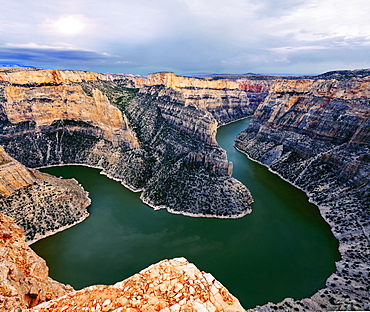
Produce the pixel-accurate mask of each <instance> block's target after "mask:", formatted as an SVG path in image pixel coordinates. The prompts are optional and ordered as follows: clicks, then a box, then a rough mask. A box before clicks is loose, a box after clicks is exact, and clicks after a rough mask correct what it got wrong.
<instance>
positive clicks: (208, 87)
mask: <svg viewBox="0 0 370 312" xmlns="http://www.w3.org/2000/svg"><path fill="white" fill-rule="evenodd" d="M147 85H148V86H159V85H161V86H164V87H165V89H166V90H167V92H168V90H171V91H173V92H172V93H170V92H168V93H167V96H168V97H170V98H174V99H176V100H180V101H181V102H183V105H184V106H185V107H187V106H191V107H195V108H197V109H199V110H201V111H205V112H209V113H211V115H212V116H213V117H214V118H215V119H216V121H217V125H218V126H220V125H224V124H227V123H229V122H232V121H235V120H237V119H240V118H244V117H246V116H250V115H252V114H253V112H254V110H255V109H256V104H253V105H251V103H250V101H249V99H248V93H247V92H245V90H243V85H242V83H241V82H238V81H233V80H229V79H211V78H208V79H198V78H190V77H182V76H176V75H175V74H174V73H167V72H164V73H155V74H149V75H148V80H147ZM261 88H262V87H261ZM266 88H267V87H266ZM264 90H265V89H264ZM257 106H258V105H257Z"/></svg>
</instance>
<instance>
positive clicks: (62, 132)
mask: <svg viewBox="0 0 370 312" xmlns="http://www.w3.org/2000/svg"><path fill="white" fill-rule="evenodd" d="M6 75H7V76H6V77H7V79H8V80H6V79H4V82H3V89H2V90H3V91H2V94H0V96H1V97H0V99H1V98H2V102H0V103H1V108H0V116H1V117H0V119H1V120H2V121H1V122H0V142H1V144H3V145H4V146H5V147H6V150H7V151H8V153H9V154H10V155H12V156H13V157H16V158H17V160H19V161H20V162H22V163H23V164H26V165H27V166H29V167H42V166H48V165H53V164H84V165H89V166H93V167H97V168H101V169H103V173H104V174H107V175H108V176H110V177H112V178H114V179H116V180H119V181H121V182H122V183H123V184H124V185H126V186H128V187H129V188H131V189H132V190H135V191H139V190H140V191H143V194H142V198H143V200H144V202H146V203H147V204H149V205H150V206H153V207H154V208H167V209H168V210H169V211H171V212H175V213H183V214H187V215H198V216H200V215H202V216H214V217H240V216H243V215H245V214H246V213H249V212H250V207H249V205H250V203H251V202H252V199H251V196H250V193H249V191H248V190H247V189H246V188H245V187H244V186H243V185H242V184H241V183H240V182H238V181H236V180H235V179H233V178H232V177H231V172H232V164H231V163H229V162H228V161H227V158H226V153H225V151H223V150H222V149H221V148H219V147H218V145H217V143H216V140H215V136H216V129H217V126H218V125H219V124H221V123H222V122H221V121H219V120H217V119H216V118H215V117H214V116H215V115H217V114H218V113H217V114H216V113H215V112H221V113H220V114H219V115H218V117H219V119H222V118H221V117H220V116H221V115H225V114H226V116H227V117H226V119H225V120H226V122H228V121H232V120H234V119H237V118H240V117H245V116H247V115H249V114H250V113H251V112H250V111H249V108H248V99H247V98H246V97H245V95H240V94H244V93H245V92H244V91H240V90H238V89H237V84H233V85H232V87H233V88H235V89H232V90H231V89H230V90H229V89H221V88H224V87H230V86H231V85H230V86H229V84H230V83H229V82H217V81H216V82H207V81H206V82H204V81H201V80H199V79H195V82H192V85H194V86H197V87H199V88H201V87H202V86H203V89H204V90H203V89H202V90H203V91H204V92H203V93H201V92H202V90H199V94H200V96H199V97H198V99H196V100H194V99H192V100H191V101H190V98H191V97H195V93H194V92H195V91H194V90H189V89H187V87H186V86H187V84H186V83H185V82H181V81H182V79H183V78H182V77H178V78H176V77H177V76H175V75H174V74H173V75H172V74H170V76H171V77H172V76H173V77H175V78H176V79H177V83H179V84H180V85H181V86H185V87H186V88H181V90H180V91H176V90H177V87H175V86H174V85H169V86H168V87H166V86H164V85H153V86H144V87H142V88H141V89H140V91H139V89H137V88H134V86H135V85H136V84H137V82H136V80H134V81H132V79H133V78H132V77H131V78H130V77H126V76H125V77H124V78H122V79H118V78H117V79H112V78H111V75H108V77H106V78H104V79H103V78H102V77H101V75H100V74H96V75H94V74H91V73H81V74H79V73H77V72H72V73H69V72H68V73H64V72H63V71H55V72H54V71H50V70H28V71H21V70H20V71H15V72H11V73H6ZM11 75H14V77H21V78H19V79H18V78H17V79H18V80H15V78H14V77H13V76H11ZM43 75H44V76H45V77H44V78H42V77H43ZM152 76H153V77H154V78H155V77H156V74H154V75H152ZM152 76H149V77H148V80H147V83H148V84H149V85H150V84H152V83H157V82H156V80H155V79H154V78H153V77H152ZM9 77H13V78H12V79H13V80H11V79H10V78H9ZM81 77H82V78H81ZM175 78H174V79H175ZM53 79H54V80H53ZM89 79H90V80H89ZM130 79H131V80H130ZM135 79H136V78H135ZM184 79H185V78H184ZM185 80H186V79H185ZM190 80H191V79H190ZM193 80H194V79H193ZM11 81H13V84H10V82H11ZM15 81H16V82H17V84H14V82H15ZM161 81H162V80H161V79H160V80H159V82H158V83H160V82H161ZM191 81H192V80H191ZM208 84H209V85H208ZM172 87H174V88H172ZM211 87H212V88H211ZM217 88H218V89H217ZM207 90H208V91H207ZM224 97H225V98H224ZM239 98H241V100H240V99H239ZM189 101H190V102H189ZM233 101H234V102H233ZM225 103H229V104H230V103H231V104H230V105H229V104H227V105H229V106H227V105H226V106H225ZM238 106H240V107H242V108H241V109H238V113H236V109H234V108H235V107H238ZM228 107H229V108H230V107H234V108H230V109H231V111H230V112H231V113H230V114H229V113H228V110H227V109H228ZM223 122H224V121H223Z"/></svg>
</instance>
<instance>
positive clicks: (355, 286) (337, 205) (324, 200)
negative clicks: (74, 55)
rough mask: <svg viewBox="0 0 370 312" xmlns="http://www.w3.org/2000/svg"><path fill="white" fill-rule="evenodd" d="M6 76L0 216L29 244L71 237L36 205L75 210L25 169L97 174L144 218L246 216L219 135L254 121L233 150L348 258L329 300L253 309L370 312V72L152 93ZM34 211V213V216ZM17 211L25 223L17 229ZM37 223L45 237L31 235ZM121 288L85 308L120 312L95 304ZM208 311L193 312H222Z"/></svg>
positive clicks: (197, 84) (136, 85)
mask: <svg viewBox="0 0 370 312" xmlns="http://www.w3.org/2000/svg"><path fill="white" fill-rule="evenodd" d="M0 77H1V78H0V144H1V145H3V147H4V150H1V155H2V156H1V157H2V158H0V160H1V161H0V170H2V171H1V172H2V176H3V177H4V179H2V182H1V184H0V187H1V190H2V197H1V198H0V208H1V211H2V212H4V213H6V214H8V215H11V213H13V215H14V217H15V218H16V220H15V221H16V223H17V224H19V225H21V226H22V227H23V228H25V230H26V235H27V239H28V240H33V239H37V236H36V234H37V233H39V235H47V234H48V233H49V232H48V231H52V232H53V231H56V230H58V229H62V228H64V225H62V223H61V222H60V216H59V214H60V213H61V215H62V216H63V214H64V213H65V211H69V210H68V209H70V208H69V207H67V208H65V207H64V206H60V207H58V208H57V209H54V208H53V209H44V210H43V209H41V208H42V207H48V205H49V204H48V203H42V202H40V203H41V204H38V203H39V202H38V200H39V197H40V198H49V200H51V199H52V198H53V196H57V198H59V201H58V200H57V201H56V202H57V203H63V205H65V204H67V206H68V205H69V204H70V203H71V202H70V201H69V200H68V199H67V200H66V198H68V197H65V196H64V195H63V194H62V193H58V192H60V185H62V184H61V182H59V180H58V181H57V182H56V180H55V181H54V180H53V181H52V180H51V179H52V178H50V176H48V175H43V174H41V173H39V172H38V171H36V170H33V169H28V168H26V167H24V166H22V165H21V164H23V165H26V166H28V167H31V168H37V167H43V166H49V165H59V164H83V165H88V166H92V167H97V168H101V169H102V170H103V171H102V172H103V173H104V174H106V175H108V176H109V177H111V178H113V179H116V180H119V181H121V183H123V184H124V185H126V186H127V187H129V188H130V189H132V190H135V191H141V192H142V195H141V198H142V200H143V201H144V202H145V203H147V204H148V205H150V206H152V207H154V208H166V209H168V210H169V211H171V212H174V213H182V214H186V215H191V216H212V217H221V218H222V217H224V218H230V217H234V218H235V217H240V216H243V215H245V214H246V213H249V212H250V211H251V210H250V204H251V203H252V198H251V195H250V193H249V191H248V190H247V189H246V188H245V186H244V185H242V184H241V183H240V182H238V181H237V180H235V179H234V178H232V177H231V173H232V164H231V163H229V162H228V160H227V157H226V153H225V151H224V150H222V149H221V148H220V147H219V146H218V145H217V142H216V140H215V135H216V129H217V127H218V126H220V125H222V124H226V123H228V122H231V121H234V120H237V119H240V118H243V117H246V116H249V115H251V114H253V113H254V117H253V120H252V122H251V124H250V126H249V128H248V129H247V130H246V131H245V132H243V133H242V134H240V135H239V136H238V138H237V143H236V147H237V148H238V149H239V150H241V151H243V152H244V153H246V154H247V155H248V157H250V158H252V159H254V160H256V161H258V162H260V163H262V164H264V165H265V166H267V167H269V169H270V170H271V171H273V172H275V173H277V174H279V175H280V176H281V177H282V178H284V179H285V180H287V181H289V182H290V183H292V184H294V185H296V186H297V187H299V188H301V189H303V190H304V191H305V192H306V193H307V194H308V196H309V198H310V200H311V201H313V202H315V203H316V204H317V205H318V207H319V209H320V211H321V213H322V215H323V217H324V219H325V220H326V221H327V222H328V223H329V224H330V225H331V227H332V231H333V233H334V235H335V236H336V237H337V238H338V240H339V243H340V246H339V250H340V252H341V254H342V260H341V261H340V262H338V263H337V271H336V273H334V274H333V275H332V276H331V277H330V278H329V279H328V280H327V285H326V286H327V287H326V288H325V289H322V290H320V291H318V292H317V293H316V294H314V295H313V296H312V297H311V298H307V299H303V300H301V301H296V300H293V299H286V300H285V301H283V302H282V303H278V304H272V303H270V304H268V305H265V306H263V307H257V308H256V309H255V310H257V311H272V310H277V309H280V310H293V309H294V310H295V311H320V310H323V311H325V310H338V309H347V310H356V309H357V310H358V309H362V310H364V309H370V302H369V298H368V290H369V289H368V287H369V283H368V281H369V274H370V264H369V260H368V259H369V258H370V247H369V242H370V238H369V228H370V224H369V220H370V216H369V208H368V207H369V205H368V203H369V188H370V186H369V172H370V170H369V169H370V168H369V162H370V156H369V141H370V140H369V138H370V136H369V129H370V125H369V111H370V110H369V98H370V91H369V87H370V78H369V77H370V75H369V70H362V71H355V72H334V73H327V74H324V75H321V76H318V77H310V78H307V77H303V78H289V79H288V78H287V79H277V78H276V77H274V78H268V77H259V76H256V77H231V78H217V77H212V78H207V79H197V78H188V77H179V76H176V75H175V74H173V73H157V74H152V75H149V76H148V77H147V79H146V80H145V79H144V78H143V77H139V76H131V75H113V74H108V75H102V74H94V73H88V72H72V71H65V72H64V71H53V70H38V69H24V68H16V69H3V70H0ZM5 151H6V152H7V153H8V154H9V155H10V156H9V155H8V154H6V153H5ZM12 157H13V158H15V159H16V160H17V161H19V162H17V161H15V160H14V159H12ZM20 163H21V164H20ZM53 179H55V178H53ZM63 183H66V186H65V189H66V190H69V191H67V194H68V195H69V196H72V197H75V195H74V193H73V192H72V193H71V191H70V190H71V185H73V183H75V182H63ZM71 183H72V184H71ZM40 185H41V186H40ZM74 185H75V187H76V189H77V188H79V189H80V187H79V186H78V184H77V183H75V184H74ZM40 189H41V191H40ZM72 189H73V187H72ZM29 190H33V191H32V192H31V194H33V195H32V196H30V195H29V194H28V193H27V192H29ZM80 191H81V190H80ZM25 192H26V193H25ZM62 192H63V191H62ZM34 194H38V195H37V196H36V197H35V195H34ZM71 194H72V195H71ZM40 195H41V196H40ZM12 196H13V197H12ZM27 196H28V197H27ZM58 196H59V197H58ZM77 197H78V196H77ZM24 198H29V200H28V199H27V200H26V201H23V199H24ZM35 198H36V200H35ZM84 198H86V197H84ZM20 199H21V200H20ZM23 202H25V203H27V205H26V206H22V203H23ZM9 203H10V204H9ZM37 205H39V206H37ZM77 206H78V205H77ZM9 207H10V208H9ZM35 207H37V209H36V211H37V213H34V212H32V213H29V211H35ZM32 209H33V210H32ZM19 211H23V212H24V213H23V215H22V214H19V218H18V219H17V217H18V212H19ZM39 211H41V213H39ZM75 214H76V215H77V213H75V212H68V215H75ZM63 218H64V217H62V218H61V220H63ZM77 219H78V218H77ZM40 220H46V221H45V222H40ZM27 222H28V223H27ZM73 222H75V221H73ZM73 222H72V223H73ZM38 223H41V224H42V226H41V227H40V228H38V227H37V228H32V229H31V230H29V229H28V228H27V224H29V227H30V228H31V226H35V225H36V224H38ZM72 223H69V224H72ZM44 225H45V226H44ZM37 226H38V225H37ZM42 231H44V232H42ZM41 232H42V233H41ZM40 233H41V234H40ZM6 235H7V234H6ZM178 265H180V264H178ZM155 279H157V277H155ZM22 283H23V282H22ZM130 283H131V282H130ZM120 285H121V284H120ZM111 287H113V288H109V287H108V288H106V290H104V289H105V288H100V286H97V287H96V288H94V287H93V288H91V289H89V290H87V291H86V292H85V293H81V294H76V297H75V299H76V300H80V299H81V298H89V300H90V299H91V300H92V301H93V304H94V305H95V307H97V304H99V306H100V308H101V310H103V307H102V306H103V305H104V304H105V305H106V306H107V307H111V306H112V307H116V306H115V304H116V303H117V302H118V301H117V302H114V301H113V299H111V297H109V296H108V297H104V298H100V299H101V300H100V299H93V297H94V296H95V295H96V296H98V295H97V292H99V291H100V290H102V291H103V292H105V291H106V292H107V294H115V292H116V291H117V289H116V288H117V287H121V286H117V287H115V286H111ZM162 287H163V288H164V287H165V286H162ZM112 289H113V290H112ZM90 293H91V296H90ZM70 298H72V297H64V299H63V298H62V299H60V300H61V301H60V302H59V303H57V302H55V303H53V302H51V303H50V307H51V306H52V304H56V306H55V307H57V308H58V307H60V306H58V305H59V304H65V305H66V307H67V308H66V309H68V308H70V307H69V306H68V305H69V304H70V301H69V300H70ZM103 299H104V300H103ZM140 299H141V298H140ZM157 299H158V298H157ZM63 300H66V301H63ZM94 300H95V302H94ZM99 300H100V301H101V302H100V301H99ZM102 300H103V301H102ZM153 300H154V299H153ZM40 301H41V299H40ZM98 301H99V302H98ZM160 301H161V300H159V302H160ZM76 302H77V301H76ZM140 302H141V303H140V304H143V302H144V301H140ZM185 302H187V301H186V300H185ZM203 303H204V302H203ZM203 303H199V302H198V301H197V303H196V305H197V306H194V305H193V306H192V308H193V309H195V310H196V309H197V307H198V308H199V310H202V309H203V308H207V307H210V310H213V311H214V308H213V306H211V305H208V306H207V304H205V305H204V304H203ZM125 304H130V305H131V303H128V302H126V301H125ZM161 304H162V303H161ZM176 304H180V303H179V302H178V303H174V304H173V306H175V308H176V309H178V306H177V305H176ZM199 304H200V305H199ZM212 304H213V303H212ZM45 307H47V304H46V305H45ZM89 307H90V306H89ZM127 307H128V306H127ZM122 308H123V307H122ZM130 308H133V306H130ZM216 308H217V307H216ZM118 309H119V308H118ZM231 310H232V309H231Z"/></svg>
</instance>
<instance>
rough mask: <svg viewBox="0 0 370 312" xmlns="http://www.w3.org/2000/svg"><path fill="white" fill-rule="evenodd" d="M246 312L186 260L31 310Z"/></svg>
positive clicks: (162, 264)
mask: <svg viewBox="0 0 370 312" xmlns="http://www.w3.org/2000/svg"><path fill="white" fill-rule="evenodd" d="M76 309H77V310H81V311H83V310H86V311H117V312H118V311H131V312H134V311H142V312H153V311H199V312H206V311H209V312H218V311H220V312H221V311H225V312H226V311H227V312H237V311H244V309H243V308H242V306H241V305H240V303H239V301H238V300H237V299H236V298H235V297H234V296H233V295H231V294H230V293H229V292H228V290H227V289H226V288H225V287H224V286H222V285H221V283H220V282H218V281H217V280H216V279H215V278H214V277H213V276H212V275H211V274H209V273H204V272H200V271H199V270H198V269H197V267H196V266H195V265H194V264H191V263H189V262H188V261H187V260H186V259H184V258H176V259H172V260H163V261H161V262H159V263H157V264H154V265H151V266H150V267H148V268H147V269H144V270H143V271H141V272H140V273H137V274H135V275H133V276H132V277H130V278H128V279H126V280H124V281H122V282H119V283H117V284H115V285H112V286H105V285H104V286H103V285H97V286H91V287H87V288H85V289H83V290H80V291H77V292H74V293H72V294H68V295H66V296H64V297H61V298H59V299H57V300H52V301H49V302H46V303H43V304H40V305H39V306H36V307H34V308H33V309H31V310H29V311H35V312H36V311H38V312H44V311H45V312H46V311H66V312H67V311H76Z"/></svg>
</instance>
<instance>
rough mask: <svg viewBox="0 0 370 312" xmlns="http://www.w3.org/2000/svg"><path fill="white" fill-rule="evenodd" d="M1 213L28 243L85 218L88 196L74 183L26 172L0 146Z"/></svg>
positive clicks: (42, 174)
mask: <svg viewBox="0 0 370 312" xmlns="http://www.w3.org/2000/svg"><path fill="white" fill-rule="evenodd" d="M0 176H1V180H0V212H2V213H4V214H5V215H7V216H10V217H12V218H13V219H14V220H15V222H16V223H17V224H18V225H19V226H20V227H22V229H23V230H24V231H25V235H26V237H27V240H28V242H29V243H30V242H32V241H35V240H38V239H40V238H42V237H45V236H48V235H50V234H52V233H55V232H56V231H60V230H62V229H65V228H68V227H71V226H73V225H74V224H76V223H78V222H81V221H82V220H84V219H85V218H86V217H88V215H89V214H88V212H87V210H86V208H87V206H89V205H90V199H89V198H88V196H87V195H88V194H87V192H86V191H84V190H83V188H82V187H81V186H80V185H79V184H78V182H77V181H76V180H74V179H72V180H64V179H59V178H56V177H54V176H51V175H48V174H45V173H41V172H39V171H38V170H35V169H29V168H26V167H25V166H24V165H22V164H20V163H19V162H18V161H16V160H14V159H13V158H12V157H10V156H9V155H8V154H7V153H6V152H5V151H4V149H3V147H2V146H0Z"/></svg>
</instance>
